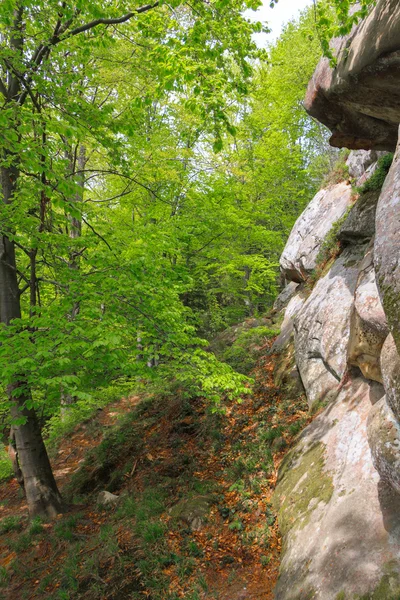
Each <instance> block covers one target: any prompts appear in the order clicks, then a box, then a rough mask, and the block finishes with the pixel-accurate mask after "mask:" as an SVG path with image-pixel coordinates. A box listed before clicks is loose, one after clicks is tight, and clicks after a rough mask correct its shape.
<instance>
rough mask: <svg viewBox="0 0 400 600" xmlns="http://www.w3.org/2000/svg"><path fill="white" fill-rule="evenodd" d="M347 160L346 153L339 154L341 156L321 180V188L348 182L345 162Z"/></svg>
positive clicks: (347, 170)
mask: <svg viewBox="0 0 400 600" xmlns="http://www.w3.org/2000/svg"><path fill="white" fill-rule="evenodd" d="M347 158H348V153H347V152H346V153H341V156H340V157H339V158H338V160H337V161H336V163H335V165H334V167H333V169H332V170H331V171H329V173H328V174H327V175H326V177H325V178H324V180H323V183H322V187H324V188H326V187H329V186H331V185H336V184H338V183H341V182H342V181H348V179H349V178H350V176H349V167H348V166H347V163H346V160H347Z"/></svg>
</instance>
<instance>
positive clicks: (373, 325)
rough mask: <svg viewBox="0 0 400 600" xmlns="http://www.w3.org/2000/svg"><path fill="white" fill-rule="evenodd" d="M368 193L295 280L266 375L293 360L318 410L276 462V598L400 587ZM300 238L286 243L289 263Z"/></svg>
mask: <svg viewBox="0 0 400 600" xmlns="http://www.w3.org/2000/svg"><path fill="white" fill-rule="evenodd" d="M368 156H371V154H369V155H368ZM351 160H352V155H351V156H350V159H349V163H350V164H351ZM360 163H362V164H364V165H365V168H367V171H369V170H370V169H371V164H370V163H369V159H367V158H366V160H365V161H364V162H363V161H362V157H360V155H358V158H357V161H356V164H357V165H358V164H360ZM354 168H355V167H354ZM357 175H359V173H357ZM360 177H361V178H363V174H361V175H360ZM385 189H386V186H385ZM384 192H385V190H384ZM377 196H378V194H375V197H374V200H373V201H370V197H368V196H367V197H366V196H365V194H362V195H361V196H360V197H359V199H358V200H357V202H356V203H355V205H354V206H353V208H352V209H351V211H350V213H349V217H348V219H347V220H346V221H347V223H346V221H345V222H344V223H346V226H345V227H343V224H342V227H341V229H339V232H338V234H337V235H338V237H339V238H340V239H341V241H342V244H343V248H342V252H341V254H340V255H339V257H338V258H337V259H336V260H335V261H334V262H333V264H330V266H329V265H327V267H326V269H325V272H323V274H322V276H321V277H320V279H319V281H317V282H316V284H315V285H314V287H313V288H312V289H311V290H310V289H309V287H310V286H309V284H308V283H306V284H305V285H303V286H301V287H300V288H298V289H297V294H296V295H295V296H293V298H292V300H291V301H290V303H289V304H288V306H287V313H286V315H285V318H284V321H283V329H282V334H281V336H280V338H278V340H279V343H280V352H281V355H280V356H281V358H280V359H279V360H278V362H277V365H278V366H277V374H276V375H277V376H276V378H275V381H276V382H277V383H278V384H279V383H280V382H281V381H283V376H284V375H283V374H285V373H289V371H290V372H291V371H293V372H294V371H295V369H296V368H297V369H298V371H299V373H300V376H301V380H302V383H303V385H304V390H305V393H306V396H307V399H308V403H309V405H310V406H312V407H315V406H323V405H325V404H326V408H325V409H323V410H322V412H321V413H320V414H319V416H318V417H317V418H316V419H315V420H314V422H313V423H312V424H311V425H310V426H309V427H308V428H307V429H306V430H305V431H304V432H303V434H302V435H301V437H300V440H299V442H298V444H297V445H296V446H295V447H294V449H293V451H292V452H291V453H290V454H289V455H288V457H287V458H286V459H285V461H284V464H283V465H282V467H281V469H280V473H279V480H278V486H277V490H276V493H275V499H274V503H275V506H276V509H277V511H278V513H279V521H280V526H281V529H282V533H283V538H284V553H283V560H282V567H281V574H280V579H279V583H278V586H277V589H276V595H275V598H276V600H308V599H309V598H313V599H316V600H337V599H338V598H340V599H342V598H343V599H347V598H349V599H352V600H353V599H361V598H381V597H382V598H387V600H395V599H398V598H399V597H400V565H399V563H398V562H394V561H397V560H398V557H399V556H400V494H399V493H400V475H399V473H400V426H399V425H398V423H399V416H400V402H399V401H398V399H400V357H399V354H398V352H397V348H396V344H395V342H394V338H393V337H392V336H391V335H388V334H389V328H388V324H387V320H386V315H385V312H384V308H383V306H382V303H381V298H380V292H379V291H378V285H377V281H376V274H375V261H374V239H373V235H374V231H375V228H374V219H375V209H376V200H377ZM306 211H307V209H306ZM314 215H315V218H316V219H317V218H320V216H321V213H318V211H315V213H314ZM303 221H304V220H302V219H301V218H300V219H299V220H298V222H297V223H296V225H295V228H294V231H295V230H296V228H297V229H298V224H299V223H302V222H303ZM307 224H308V225H307V227H308V228H309V231H310V232H311V231H312V228H313V226H315V227H316V229H317V230H318V228H319V227H320V223H319V222H313V220H312V219H311V218H310V216H308V217H307ZM330 225H331V226H332V223H331V222H330ZM343 231H346V232H347V233H346V236H343ZM310 235H311V234H310ZM377 235H378V231H377ZM298 238H299V236H298V233H297V234H296V235H292V236H291V238H289V240H290V239H292V240H294V242H295V247H293V248H290V247H288V246H289V243H288V245H287V247H286V248H285V252H286V255H291V256H292V265H295V266H296V268H297V266H298V264H299V263H300V261H301V260H303V257H302V255H299V256H297V255H296V251H300V252H301V250H300V248H301V245H300V244H297V240H298ZM375 247H376V245H375ZM303 264H304V263H303ZM307 289H308V294H309V295H308V297H307V298H306V299H305V301H304V294H305V292H306V291H307ZM293 348H295V353H294V352H293ZM294 357H295V362H294ZM382 382H383V384H384V386H383V385H382ZM385 392H386V395H385ZM376 594H378V595H376ZM379 594H380V595H379Z"/></svg>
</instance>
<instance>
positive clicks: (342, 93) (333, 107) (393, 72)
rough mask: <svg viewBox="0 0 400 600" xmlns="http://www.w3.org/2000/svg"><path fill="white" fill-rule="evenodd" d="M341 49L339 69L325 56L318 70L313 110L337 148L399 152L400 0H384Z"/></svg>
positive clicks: (311, 91)
mask: <svg viewBox="0 0 400 600" xmlns="http://www.w3.org/2000/svg"><path fill="white" fill-rule="evenodd" d="M335 50H336V55H337V67H336V68H335V69H333V68H331V66H330V64H329V61H328V60H327V59H323V60H322V61H321V62H320V64H319V65H318V68H317V70H316V72H315V73H314V76H313V78H312V80H311V82H310V85H309V88H308V92H307V96H306V101H305V106H306V109H307V111H308V112H309V113H310V114H311V115H312V116H313V117H315V118H316V119H318V120H319V121H321V122H322V123H324V124H325V125H326V126H327V127H329V129H330V130H331V131H332V138H331V140H330V143H331V144H332V146H337V147H339V148H342V147H346V148H352V149H355V150H357V149H360V148H363V149H365V150H372V149H374V150H390V151H393V150H394V148H395V147H396V142H397V129H398V124H399V122H400V85H399V83H400V5H399V2H398V0H378V2H377V5H376V7H375V9H374V10H373V11H372V13H371V14H370V15H369V17H368V18H367V19H366V20H365V21H364V22H362V23H361V24H360V25H359V26H357V28H356V29H355V31H353V32H352V33H351V34H350V36H348V37H347V38H344V39H341V40H337V41H336V43H335Z"/></svg>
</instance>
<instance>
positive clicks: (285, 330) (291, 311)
mask: <svg viewBox="0 0 400 600" xmlns="http://www.w3.org/2000/svg"><path fill="white" fill-rule="evenodd" d="M304 302H305V294H304V292H300V293H299V294H296V296H294V297H293V298H292V299H291V300H290V302H289V304H288V306H287V308H286V311H285V316H284V319H283V322H282V325H281V331H280V334H279V335H278V337H277V338H276V340H275V342H274V343H273V344H272V348H271V351H270V353H271V354H276V353H279V352H282V351H283V350H284V349H285V348H286V347H287V345H288V344H289V342H290V341H291V338H292V333H293V325H294V319H295V317H296V315H297V314H298V313H299V312H300V309H301V307H302V306H303V304H304Z"/></svg>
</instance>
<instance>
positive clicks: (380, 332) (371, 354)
mask: <svg viewBox="0 0 400 600" xmlns="http://www.w3.org/2000/svg"><path fill="white" fill-rule="evenodd" d="M373 255H374V251H373V244H371V245H370V247H369V248H368V251H367V253H366V255H365V257H364V259H363V261H362V263H361V265H360V274H359V276H358V280H357V287H356V291H355V295H354V309H353V313H352V318H351V327H350V341H349V349H348V362H349V364H350V365H353V366H357V367H359V369H360V370H361V372H362V374H363V375H364V377H366V378H367V379H372V380H374V381H379V382H381V383H382V373H381V366H380V358H381V351H382V346H383V343H384V341H385V339H386V338H387V335H388V333H389V330H388V326H387V322H386V316H385V313H384V311H383V307H382V304H381V300H380V297H379V292H378V288H377V286H376V281H375V270H374V262H373Z"/></svg>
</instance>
